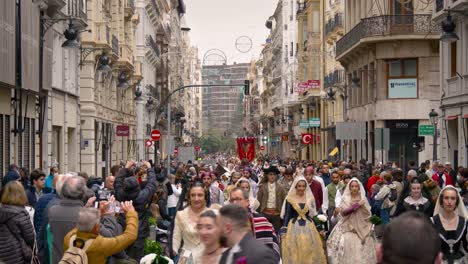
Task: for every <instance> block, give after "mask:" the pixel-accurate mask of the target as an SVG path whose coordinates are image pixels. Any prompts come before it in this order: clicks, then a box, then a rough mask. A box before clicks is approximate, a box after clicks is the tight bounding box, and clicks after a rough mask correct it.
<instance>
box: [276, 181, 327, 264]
mask: <svg viewBox="0 0 468 264" xmlns="http://www.w3.org/2000/svg"><path fill="white" fill-rule="evenodd" d="M316 214H317V210H316V208H315V200H314V195H313V194H312V191H311V190H310V187H309V185H308V184H307V181H306V179H305V178H304V177H303V176H297V177H296V178H295V179H294V182H293V184H292V185H291V189H290V190H289V192H288V195H287V196H286V199H285V201H284V203H283V207H282V209H281V218H283V219H284V225H283V227H282V228H281V231H280V234H281V237H282V243H281V250H282V255H283V263H285V264H302V263H303V264H306V263H317V264H320V263H323V264H325V263H327V258H326V256H325V253H324V248H323V242H322V239H321V237H320V234H319V232H318V231H317V228H316V227H315V223H314V221H313V217H314V216H315V215H316Z"/></svg>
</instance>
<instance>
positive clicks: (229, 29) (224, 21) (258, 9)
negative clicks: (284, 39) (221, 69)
mask: <svg viewBox="0 0 468 264" xmlns="http://www.w3.org/2000/svg"><path fill="white" fill-rule="evenodd" d="M277 3H278V0H185V4H186V7H187V10H186V14H185V20H186V23H187V26H188V27H190V28H191V31H190V41H191V44H192V46H197V47H198V48H199V56H200V60H202V63H203V56H204V54H205V53H206V52H207V51H208V50H210V49H219V50H222V51H223V52H224V53H225V54H226V57H227V60H228V62H227V63H228V64H232V63H234V62H237V63H241V62H250V61H251V59H252V58H254V57H255V58H258V55H259V54H260V51H261V49H262V44H264V43H265V40H266V38H267V37H268V32H269V30H268V29H267V28H266V27H265V22H266V21H267V19H268V18H269V17H270V16H272V15H273V12H274V11H275V8H276V5H277ZM242 36H247V37H248V38H250V39H251V40H252V48H251V50H250V51H249V52H247V53H242V52H240V51H239V50H238V49H237V48H236V40H237V39H239V38H240V37H242ZM248 38H240V40H239V41H240V42H241V43H242V44H243V43H245V44H244V45H242V46H240V49H241V50H244V51H245V50H246V49H248V47H249V45H248V43H249V41H248ZM216 60H217V58H216V57H209V59H208V61H209V62H213V61H216ZM209 62H208V63H209Z"/></svg>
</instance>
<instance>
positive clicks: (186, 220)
mask: <svg viewBox="0 0 468 264" xmlns="http://www.w3.org/2000/svg"><path fill="white" fill-rule="evenodd" d="M189 210H190V207H187V208H185V209H184V210H182V211H178V212H177V214H176V217H175V223H174V235H173V238H172V249H173V250H174V251H175V252H178V251H179V249H180V247H181V245H182V241H183V246H182V248H183V249H185V250H188V251H190V252H191V253H192V258H193V263H194V264H201V256H202V254H203V250H204V245H203V243H202V242H201V241H200V237H199V235H198V232H197V228H196V227H197V223H195V222H193V221H192V220H190V217H189V213H188V211H189Z"/></svg>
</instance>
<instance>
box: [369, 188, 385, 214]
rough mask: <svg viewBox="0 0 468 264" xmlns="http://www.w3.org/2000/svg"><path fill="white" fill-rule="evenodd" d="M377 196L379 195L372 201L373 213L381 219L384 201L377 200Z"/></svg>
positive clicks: (373, 196)
mask: <svg viewBox="0 0 468 264" xmlns="http://www.w3.org/2000/svg"><path fill="white" fill-rule="evenodd" d="M375 196H377V193H376V194H374V195H372V198H371V200H370V206H371V213H372V214H373V215H376V216H379V217H380V209H381V208H382V204H383V200H375Z"/></svg>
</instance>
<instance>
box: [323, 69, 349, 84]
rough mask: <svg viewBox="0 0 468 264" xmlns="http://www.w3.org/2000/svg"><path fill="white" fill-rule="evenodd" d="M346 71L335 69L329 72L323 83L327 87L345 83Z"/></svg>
mask: <svg viewBox="0 0 468 264" xmlns="http://www.w3.org/2000/svg"><path fill="white" fill-rule="evenodd" d="M344 78H345V72H344V70H335V71H334V72H331V73H329V74H327V75H326V76H325V78H324V81H323V84H324V87H325V88H330V87H334V86H339V85H343V84H344Z"/></svg>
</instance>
